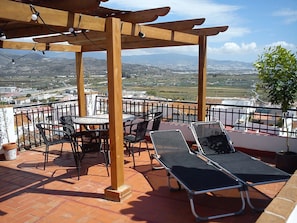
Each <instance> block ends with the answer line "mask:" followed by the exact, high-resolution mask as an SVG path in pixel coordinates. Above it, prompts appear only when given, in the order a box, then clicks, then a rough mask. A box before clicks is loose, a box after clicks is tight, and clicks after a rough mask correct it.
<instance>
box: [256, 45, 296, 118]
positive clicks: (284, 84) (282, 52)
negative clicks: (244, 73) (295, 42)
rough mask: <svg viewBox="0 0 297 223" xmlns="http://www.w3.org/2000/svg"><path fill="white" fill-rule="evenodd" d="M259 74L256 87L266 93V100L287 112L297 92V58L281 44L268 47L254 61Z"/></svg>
mask: <svg viewBox="0 0 297 223" xmlns="http://www.w3.org/2000/svg"><path fill="white" fill-rule="evenodd" d="M254 66H255V68H256V69H257V71H258V74H259V80H260V83H259V84H258V86H257V87H258V88H260V89H263V90H264V92H265V93H267V95H268V100H269V101H270V102H271V103H272V104H275V105H280V106H281V109H282V112H287V111H288V109H289V108H290V107H291V105H292V104H293V103H294V102H295V99H296V95H297V94H296V93H297V58H296V53H292V52H291V51H290V50H287V49H285V48H283V47H281V46H276V47H269V48H268V49H267V50H265V52H264V53H263V54H262V55H260V56H259V57H258V60H257V61H256V62H255V63H254Z"/></svg>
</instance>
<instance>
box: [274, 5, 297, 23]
mask: <svg viewBox="0 0 297 223" xmlns="http://www.w3.org/2000/svg"><path fill="white" fill-rule="evenodd" d="M274 15H275V16H280V17H282V18H284V21H285V23H287V24H291V23H294V22H296V21H297V10H292V9H281V10H280V11H277V12H275V13H274Z"/></svg>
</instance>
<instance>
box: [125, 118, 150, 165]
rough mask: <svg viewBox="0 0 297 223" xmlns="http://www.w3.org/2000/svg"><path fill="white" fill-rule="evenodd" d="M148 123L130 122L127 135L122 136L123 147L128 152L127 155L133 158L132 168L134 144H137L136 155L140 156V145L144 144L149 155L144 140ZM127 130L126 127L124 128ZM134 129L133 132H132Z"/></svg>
mask: <svg viewBox="0 0 297 223" xmlns="http://www.w3.org/2000/svg"><path fill="white" fill-rule="evenodd" d="M148 122H149V121H140V122H132V123H130V124H129V126H128V128H129V129H130V131H129V133H128V134H126V135H124V146H125V148H126V150H127V151H128V152H129V155H130V154H131V155H132V158H133V167H134V168H135V157H134V146H133V145H134V144H135V143H139V146H138V154H139V155H140V148H141V143H142V142H144V143H145V144H146V150H147V151H148V153H149V157H150V152H149V149H148V144H147V140H146V132H147V126H148ZM125 128H127V125H126V126H125ZM134 129H135V131H133V130H134Z"/></svg>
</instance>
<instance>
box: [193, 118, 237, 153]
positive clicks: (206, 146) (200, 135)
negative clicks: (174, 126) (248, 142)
mask: <svg viewBox="0 0 297 223" xmlns="http://www.w3.org/2000/svg"><path fill="white" fill-rule="evenodd" d="M191 129H192V132H193V135H194V137H195V138H196V141H198V142H199V145H198V148H199V149H200V152H202V153H204V154H206V155H210V154H221V153H233V152H235V149H234V147H233V145H232V142H231V140H230V138H229V136H228V134H227V133H226V131H225V130H224V127H223V126H222V124H221V122H219V121H213V122H193V123H191Z"/></svg>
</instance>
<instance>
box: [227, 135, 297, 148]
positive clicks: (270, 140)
mask: <svg viewBox="0 0 297 223" xmlns="http://www.w3.org/2000/svg"><path fill="white" fill-rule="evenodd" d="M228 133H229V136H230V138H231V140H232V141H233V144H234V146H235V147H241V148H247V149H256V150H261V151H270V152H279V151H282V150H283V151H286V150H287V146H286V145H287V143H286V140H287V139H286V137H281V136H274V135H265V134H261V133H259V134H258V133H248V132H239V131H233V130H228ZM289 147H290V151H293V152H297V139H296V138H289Z"/></svg>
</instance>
